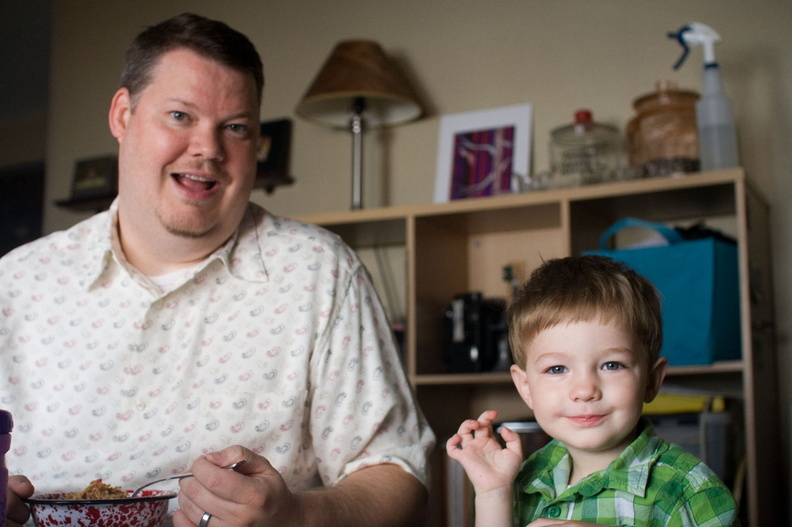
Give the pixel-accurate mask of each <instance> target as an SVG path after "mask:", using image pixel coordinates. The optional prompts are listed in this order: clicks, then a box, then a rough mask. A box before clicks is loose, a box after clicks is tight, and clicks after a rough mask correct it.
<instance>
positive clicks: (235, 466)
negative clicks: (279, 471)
mask: <svg viewBox="0 0 792 527" xmlns="http://www.w3.org/2000/svg"><path fill="white" fill-rule="evenodd" d="M244 462H245V460H244V459H243V460H241V461H237V462H236V463H232V464H230V465H228V466H226V467H223V468H226V469H228V470H234V469H235V468H237V467H238V466H239V465H241V464H242V463H244ZM192 476H193V475H192V473H187V474H178V475H176V476H169V477H167V478H160V479H155V480H154V481H149V482H148V483H146V484H144V485H141V486H140V487H138V488H136V489H135V491H134V492H133V493H132V494H130V495H129V497H130V498H134V497H135V496H137V495H138V494H140V491H141V490H143V489H145V488H146V487H150V486H151V485H153V484H155V483H162V482H163V481H170V480H172V479H182V478H191V477H192Z"/></svg>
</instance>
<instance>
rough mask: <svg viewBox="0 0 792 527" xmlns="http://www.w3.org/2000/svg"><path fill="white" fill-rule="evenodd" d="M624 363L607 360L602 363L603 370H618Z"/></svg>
mask: <svg viewBox="0 0 792 527" xmlns="http://www.w3.org/2000/svg"><path fill="white" fill-rule="evenodd" d="M621 367H622V365H621V363H619V362H613V361H612V362H606V363H605V364H603V365H602V369H603V370H618V369H619V368H621Z"/></svg>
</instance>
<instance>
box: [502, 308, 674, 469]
mask: <svg viewBox="0 0 792 527" xmlns="http://www.w3.org/2000/svg"><path fill="white" fill-rule="evenodd" d="M647 362H648V359H647V356H646V352H645V351H644V350H643V348H641V347H639V346H638V345H636V343H635V342H634V339H633V338H632V336H631V334H630V333H628V332H627V331H625V330H623V329H622V328H620V327H618V326H615V325H611V324H604V323H601V322H599V321H586V322H573V323H570V324H559V325H556V326H553V327H550V328H548V329H546V330H543V331H541V332H540V333H539V334H538V335H537V336H536V337H535V338H534V339H533V341H532V342H531V343H530V344H529V345H528V350H527V354H526V364H525V369H524V370H523V369H521V368H519V367H517V366H516V365H515V366H512V377H513V379H514V382H515V385H516V386H517V389H518V390H519V392H520V395H521V396H522V397H523V399H524V400H525V402H526V403H527V404H528V406H529V407H530V408H531V409H532V410H533V411H534V414H535V416H536V420H537V421H538V422H539V424H540V425H541V426H542V428H543V429H544V431H545V432H547V433H548V434H550V435H551V436H552V437H555V438H556V439H558V440H560V441H562V442H563V443H564V444H565V445H566V446H567V448H568V449H569V451H570V454H571V455H572V459H573V464H574V465H575V468H576V470H575V473H576V474H577V472H578V470H577V469H579V468H582V467H586V468H585V472H586V474H583V476H585V475H587V474H588V473H590V472H592V471H593V470H594V469H596V470H599V469H602V468H605V467H606V466H607V465H608V464H609V463H610V462H611V461H613V460H614V459H616V458H617V457H618V456H619V454H620V453H621V452H622V451H623V450H624V448H625V447H626V446H627V445H629V444H630V443H631V442H632V441H633V439H635V437H636V425H637V423H638V420H639V418H640V416H641V411H642V409H643V403H644V402H647V401H651V400H652V399H653V398H654V397H655V395H656V394H657V391H658V390H659V387H660V384H661V382H662V377H663V374H664V373H665V367H664V366H665V359H660V360H659V361H658V364H656V365H654V366H653V367H652V368H651V369H650V368H649V367H648V364H647ZM581 477H582V476H581Z"/></svg>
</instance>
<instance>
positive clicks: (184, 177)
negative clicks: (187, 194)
mask: <svg viewBox="0 0 792 527" xmlns="http://www.w3.org/2000/svg"><path fill="white" fill-rule="evenodd" d="M171 177H172V178H173V179H175V180H176V182H177V183H178V184H179V185H181V186H183V187H185V188H187V189H189V190H192V191H195V192H205V191H207V190H211V189H213V188H214V187H215V186H217V180H215V179H209V178H205V177H201V176H196V175H194V174H182V173H177V172H174V173H172V174H171Z"/></svg>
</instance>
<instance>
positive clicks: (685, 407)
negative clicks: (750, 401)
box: [643, 393, 726, 415]
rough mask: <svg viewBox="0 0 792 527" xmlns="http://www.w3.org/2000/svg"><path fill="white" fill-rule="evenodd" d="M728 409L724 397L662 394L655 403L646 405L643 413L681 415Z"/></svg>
mask: <svg viewBox="0 0 792 527" xmlns="http://www.w3.org/2000/svg"><path fill="white" fill-rule="evenodd" d="M725 407H726V403H725V402H724V400H723V397H710V396H707V395H683V394H676V393H661V394H659V395H658V396H657V397H656V398H655V400H654V401H652V402H651V403H647V404H645V405H644V410H643V413H645V414H649V415H657V414H679V413H692V412H704V411H707V410H709V411H712V412H722V411H723V410H724V409H725Z"/></svg>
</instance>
